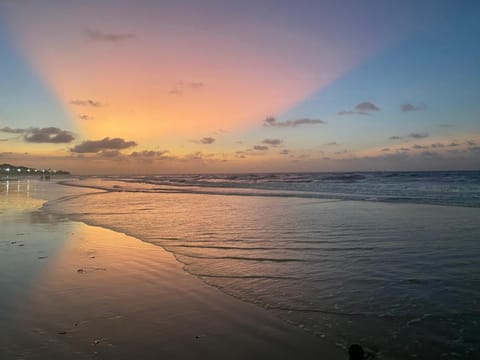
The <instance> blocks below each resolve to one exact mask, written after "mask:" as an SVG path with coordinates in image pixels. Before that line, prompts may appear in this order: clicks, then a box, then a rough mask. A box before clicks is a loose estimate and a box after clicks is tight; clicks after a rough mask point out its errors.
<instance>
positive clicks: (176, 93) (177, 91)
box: [168, 87, 183, 96]
mask: <svg viewBox="0 0 480 360" xmlns="http://www.w3.org/2000/svg"><path fill="white" fill-rule="evenodd" d="M168 93H169V94H170V95H173V96H180V95H182V94H183V92H182V90H180V89H179V88H176V87H174V88H172V89H171V90H170V91H169V92H168Z"/></svg>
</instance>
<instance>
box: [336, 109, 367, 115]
mask: <svg viewBox="0 0 480 360" xmlns="http://www.w3.org/2000/svg"><path fill="white" fill-rule="evenodd" d="M337 114H338V115H368V113H366V112H365V111H353V110H342V111H339V112H338V113H337Z"/></svg>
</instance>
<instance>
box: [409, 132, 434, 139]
mask: <svg viewBox="0 0 480 360" xmlns="http://www.w3.org/2000/svg"><path fill="white" fill-rule="evenodd" d="M428 136H429V134H428V133H410V134H408V137H411V138H412V139H424V138H426V137H428Z"/></svg>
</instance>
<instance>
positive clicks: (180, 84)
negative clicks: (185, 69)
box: [168, 80, 205, 96]
mask: <svg viewBox="0 0 480 360" xmlns="http://www.w3.org/2000/svg"><path fill="white" fill-rule="evenodd" d="M204 87H205V83H204V82H203V81H183V80H179V81H177V83H176V84H175V85H174V86H172V88H171V89H170V91H169V92H168V93H169V94H170V95H174V96H179V95H183V93H184V92H187V91H189V90H201V89H203V88H204Z"/></svg>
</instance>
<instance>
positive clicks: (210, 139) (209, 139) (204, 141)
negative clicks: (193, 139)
mask: <svg viewBox="0 0 480 360" xmlns="http://www.w3.org/2000/svg"><path fill="white" fill-rule="evenodd" d="M200 142H201V143H202V144H206V145H208V144H213V143H214V142H215V138H213V137H210V136H207V137H204V138H202V139H200Z"/></svg>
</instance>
